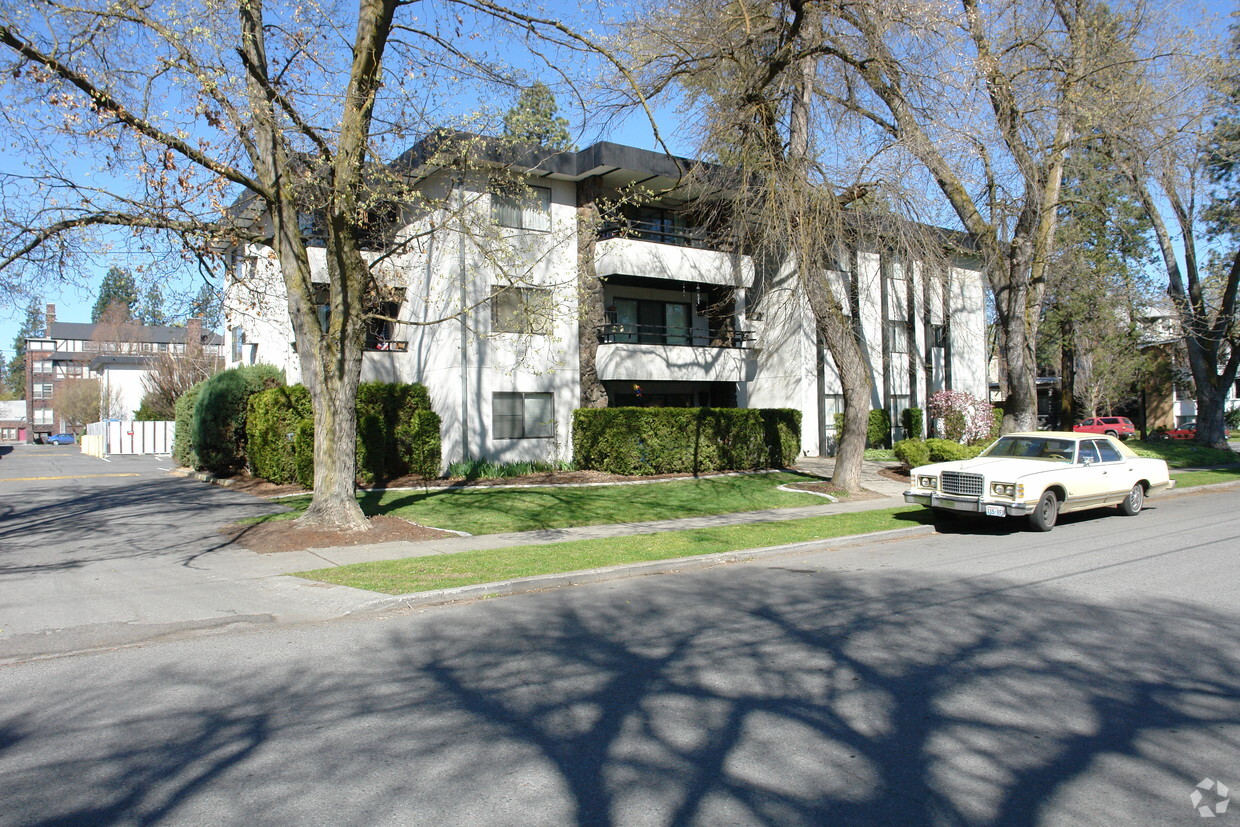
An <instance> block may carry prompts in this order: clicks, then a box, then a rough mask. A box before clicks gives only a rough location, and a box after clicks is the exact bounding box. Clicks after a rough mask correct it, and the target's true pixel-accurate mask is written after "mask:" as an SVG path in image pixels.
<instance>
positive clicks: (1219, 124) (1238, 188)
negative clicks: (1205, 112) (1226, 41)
mask: <svg viewBox="0 0 1240 827" xmlns="http://www.w3.org/2000/svg"><path fill="white" fill-rule="evenodd" d="M1230 52H1231V53H1230V55H1229V57H1228V60H1227V62H1226V63H1225V64H1224V68H1223V69H1222V71H1220V72H1219V74H1218V77H1217V79H1216V80H1215V82H1214V93H1215V95H1217V96H1218V99H1219V102H1220V103H1221V104H1222V107H1221V109H1222V111H1221V113H1220V114H1219V116H1218V117H1217V118H1215V119H1214V122H1213V124H1212V129H1211V132H1210V136H1209V138H1208V141H1207V144H1206V156H1205V162H1206V171H1207V172H1208V174H1209V176H1210V180H1211V181H1212V182H1213V183H1214V184H1215V185H1217V189H1216V190H1215V192H1214V198H1213V199H1212V200H1211V203H1210V206H1209V208H1208V209H1207V210H1206V213H1205V215H1206V218H1207V219H1208V220H1209V221H1210V229H1211V232H1212V235H1213V237H1214V238H1230V239H1231V241H1232V247H1231V249H1232V251H1233V255H1234V251H1235V248H1236V242H1240V23H1233V24H1232V26H1231V49H1230Z"/></svg>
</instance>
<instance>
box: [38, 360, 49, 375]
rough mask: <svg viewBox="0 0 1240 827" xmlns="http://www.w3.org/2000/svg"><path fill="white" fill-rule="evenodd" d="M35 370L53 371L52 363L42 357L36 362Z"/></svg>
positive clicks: (41, 371) (42, 371)
mask: <svg viewBox="0 0 1240 827" xmlns="http://www.w3.org/2000/svg"><path fill="white" fill-rule="evenodd" d="M34 372H35V373H51V372H52V363H51V362H49V361H47V360H46V359H41V360H39V361H37V362H35V363H34Z"/></svg>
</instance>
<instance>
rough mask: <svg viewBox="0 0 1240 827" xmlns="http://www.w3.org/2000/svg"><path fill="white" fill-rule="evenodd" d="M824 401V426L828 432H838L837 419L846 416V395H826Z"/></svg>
mask: <svg viewBox="0 0 1240 827" xmlns="http://www.w3.org/2000/svg"><path fill="white" fill-rule="evenodd" d="M823 400H824V404H823V414H824V416H823V419H824V420H825V422H824V425H825V426H826V429H827V430H828V431H835V430H837V426H836V419H838V418H839V417H842V416H843V415H844V394H842V393H828V394H824V395H823Z"/></svg>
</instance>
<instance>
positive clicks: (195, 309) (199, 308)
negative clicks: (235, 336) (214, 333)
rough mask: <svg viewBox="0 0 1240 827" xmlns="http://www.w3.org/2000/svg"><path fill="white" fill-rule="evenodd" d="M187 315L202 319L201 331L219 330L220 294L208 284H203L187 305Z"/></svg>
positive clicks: (220, 320)
mask: <svg viewBox="0 0 1240 827" xmlns="http://www.w3.org/2000/svg"><path fill="white" fill-rule="evenodd" d="M189 315H190V316H194V317H197V318H200V319H202V329H203V330H204V331H207V330H219V329H220V324H221V322H222V319H221V315H222V312H221V307H220V294H219V291H217V290H216V289H215V288H214V287H212V286H211V285H210V284H204V285H203V286H202V287H201V288H200V289H199V290H198V295H196V296H194V300H193V301H192V302H190V305H189Z"/></svg>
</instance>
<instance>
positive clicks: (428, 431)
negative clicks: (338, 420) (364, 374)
mask: <svg viewBox="0 0 1240 827" xmlns="http://www.w3.org/2000/svg"><path fill="white" fill-rule="evenodd" d="M356 410H357V476H358V480H359V481H361V482H364V483H374V482H379V481H383V480H389V479H394V478H396V477H399V476H403V475H404V474H410V473H413V474H420V475H421V476H424V477H434V476H438V475H439V464H440V451H441V447H440V446H441V439H440V436H439V424H440V423H439V415H438V414H436V413H435V412H434V411H432V410H431V409H430V396H429V394H428V393H427V392H426V388H425V386H423V385H416V384H414V385H411V384H389V383H386V382H364V383H362V384H361V385H359V386H358V393H357V409H356ZM250 417H251V418H250V419H249V421H248V422H247V426H246V427H247V431H248V439H249V441H250V443H251V444H252V449H251V451H250V458H249V459H250V467H251V469H252V470H253V472H254V473H255V474H256V475H258V476H260V477H263V478H264V479H268V480H271V481H272V482H294V481H296V482H298V483H300V484H301V485H304V486H306V487H307V488H309V487H311V486H312V485H313V482H314V410H313V406H312V404H311V401H310V393H309V391H307V390H306V388H304V387H303V386H301V385H294V386H292V387H289V388H274V389H272V390H270V391H265V392H263V393H261V394H255V395H254V396H253V397H251V399H250ZM290 433H291V434H293V435H294V437H293V440H292V441H291V442H290V441H289V438H288V435H289V434H290Z"/></svg>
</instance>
